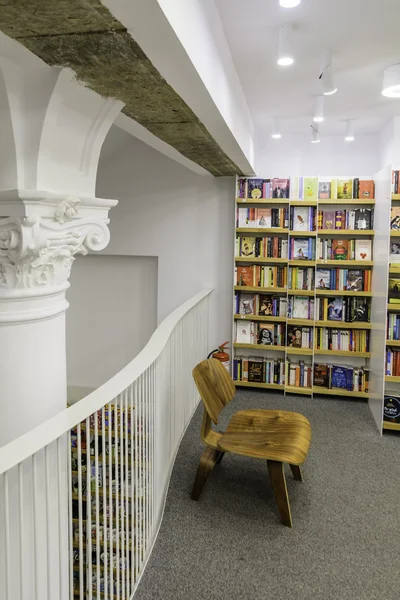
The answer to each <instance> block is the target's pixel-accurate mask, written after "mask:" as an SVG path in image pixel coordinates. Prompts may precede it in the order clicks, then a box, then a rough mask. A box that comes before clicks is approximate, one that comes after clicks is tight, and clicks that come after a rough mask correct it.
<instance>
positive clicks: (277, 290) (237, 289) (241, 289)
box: [234, 285, 287, 294]
mask: <svg viewBox="0 0 400 600" xmlns="http://www.w3.org/2000/svg"><path fill="white" fill-rule="evenodd" d="M234 289H235V292H245V293H246V292H256V293H259V294H264V293H267V294H286V292H287V290H286V288H262V287H251V286H248V285H235V288H234Z"/></svg>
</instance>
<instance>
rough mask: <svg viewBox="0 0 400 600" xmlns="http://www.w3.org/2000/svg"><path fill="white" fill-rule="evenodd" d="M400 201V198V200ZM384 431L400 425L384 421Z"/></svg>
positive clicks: (394, 428) (399, 428)
mask: <svg viewBox="0 0 400 600" xmlns="http://www.w3.org/2000/svg"><path fill="white" fill-rule="evenodd" d="M399 200H400V198H399ZM383 429H391V430H392V431H400V423H390V422H389V421H383Z"/></svg>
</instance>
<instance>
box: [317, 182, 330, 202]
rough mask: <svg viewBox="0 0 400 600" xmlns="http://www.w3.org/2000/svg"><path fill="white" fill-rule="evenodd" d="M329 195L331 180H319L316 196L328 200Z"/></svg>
mask: <svg viewBox="0 0 400 600" xmlns="http://www.w3.org/2000/svg"><path fill="white" fill-rule="evenodd" d="M330 197H331V182H330V181H328V180H327V181H320V182H319V183H318V198H319V199H320V200H329V199H330Z"/></svg>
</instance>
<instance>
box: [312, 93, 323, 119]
mask: <svg viewBox="0 0 400 600" xmlns="http://www.w3.org/2000/svg"><path fill="white" fill-rule="evenodd" d="M323 120H324V97H323V96H317V97H316V99H315V112H314V116H313V121H314V123H322V121H323Z"/></svg>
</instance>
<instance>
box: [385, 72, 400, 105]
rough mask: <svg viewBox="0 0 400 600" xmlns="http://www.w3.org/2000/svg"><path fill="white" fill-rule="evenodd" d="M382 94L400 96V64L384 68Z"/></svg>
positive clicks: (388, 96) (391, 96)
mask: <svg viewBox="0 0 400 600" xmlns="http://www.w3.org/2000/svg"><path fill="white" fill-rule="evenodd" d="M382 96H386V97H387V98H400V64H397V65H392V66H391V67H387V69H385V70H384V72H383V87H382Z"/></svg>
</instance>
